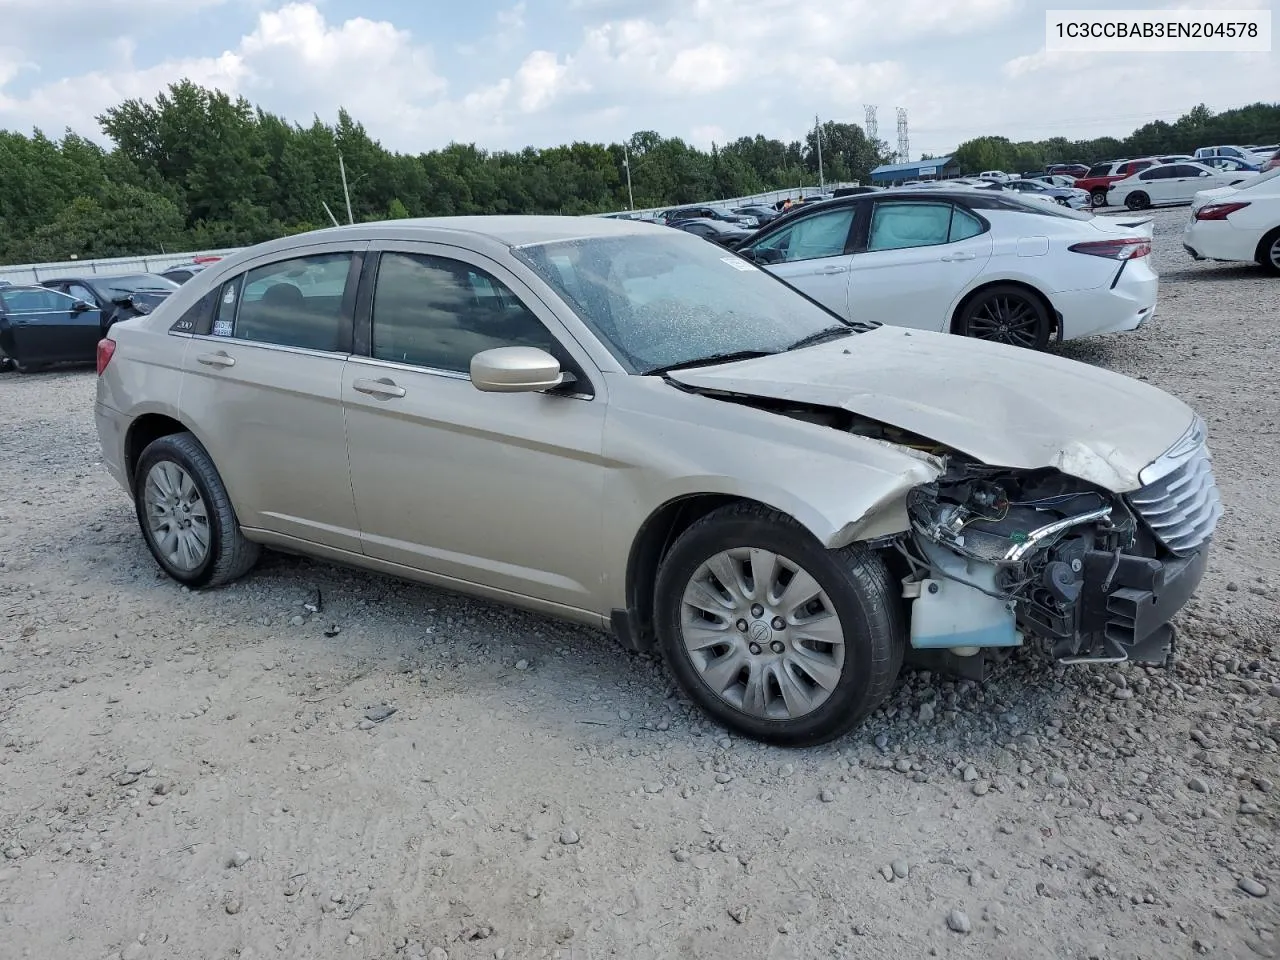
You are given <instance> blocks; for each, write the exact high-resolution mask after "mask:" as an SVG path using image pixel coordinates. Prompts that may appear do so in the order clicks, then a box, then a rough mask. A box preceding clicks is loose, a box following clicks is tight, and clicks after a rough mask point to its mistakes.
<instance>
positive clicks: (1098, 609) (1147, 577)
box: [1078, 549, 1209, 663]
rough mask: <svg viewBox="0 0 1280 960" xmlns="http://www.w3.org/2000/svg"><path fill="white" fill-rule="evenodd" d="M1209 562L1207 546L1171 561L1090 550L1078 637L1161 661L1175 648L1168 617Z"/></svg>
mask: <svg viewBox="0 0 1280 960" xmlns="http://www.w3.org/2000/svg"><path fill="white" fill-rule="evenodd" d="M1208 562H1209V551H1208V550H1207V549H1201V550H1200V551H1199V552H1198V553H1195V554H1192V555H1191V556H1188V557H1177V558H1173V559H1169V560H1155V559H1152V558H1148V557H1134V556H1126V555H1124V554H1121V555H1120V556H1118V557H1117V556H1116V555H1115V554H1114V553H1106V552H1104V551H1101V550H1091V551H1089V552H1088V553H1086V554H1085V556H1084V571H1083V573H1084V590H1083V592H1082V594H1081V597H1080V619H1079V622H1078V630H1079V634H1080V636H1081V637H1082V638H1088V639H1092V640H1093V642H1094V646H1095V648H1097V647H1101V649H1100V650H1097V649H1096V650H1095V652H1098V653H1101V652H1103V651H1105V652H1107V653H1111V654H1114V655H1124V656H1127V657H1128V659H1130V660H1135V661H1138V662H1142V663H1164V662H1165V660H1166V659H1167V658H1168V656H1169V654H1170V653H1171V652H1172V648H1173V641H1174V630H1173V625H1172V624H1171V623H1170V621H1171V620H1173V618H1174V616H1175V615H1176V614H1177V612H1178V611H1179V610H1181V609H1182V607H1183V606H1184V605H1185V604H1186V602H1187V601H1188V600H1190V599H1191V597H1192V595H1193V594H1194V593H1195V592H1196V588H1197V587H1198V586H1199V585H1200V581H1201V579H1203V577H1204V571H1205V567H1206V566H1208ZM1082 652H1083V651H1082Z"/></svg>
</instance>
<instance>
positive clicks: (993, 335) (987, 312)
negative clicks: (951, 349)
mask: <svg viewBox="0 0 1280 960" xmlns="http://www.w3.org/2000/svg"><path fill="white" fill-rule="evenodd" d="M957 321H958V322H957V323H956V332H957V333H959V334H961V335H962V336H966V337H973V338H974V339H975V340H990V341H992V342H993V343H1004V344H1008V345H1009V346H1011V347H1025V348H1027V349H1029V350H1043V349H1044V348H1045V347H1046V346H1048V344H1049V333H1050V329H1051V327H1052V323H1051V321H1050V319H1049V311H1048V310H1046V309H1045V305H1044V304H1043V303H1041V302H1040V299H1039V298H1038V297H1036V296H1035V295H1034V294H1032V293H1031V292H1030V291H1029V290H1027V289H1025V288H1023V287H1016V286H1013V285H1012V284H999V285H997V286H994V287H988V288H987V289H986V290H983V291H982V292H981V293H979V294H977V295H976V296H975V297H973V299H971V300H970V301H969V302H968V303H966V304H965V305H964V307H963V309H961V311H960V316H959V317H958V318H957Z"/></svg>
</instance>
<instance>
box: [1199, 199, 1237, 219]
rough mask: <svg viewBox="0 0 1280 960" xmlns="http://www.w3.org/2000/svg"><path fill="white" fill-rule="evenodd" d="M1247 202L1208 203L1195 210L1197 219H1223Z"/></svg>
mask: <svg viewBox="0 0 1280 960" xmlns="http://www.w3.org/2000/svg"><path fill="white" fill-rule="evenodd" d="M1248 205H1249V204H1248V203H1247V202H1240V201H1236V202H1233V203H1210V204H1206V205H1205V206H1203V207H1201V208H1200V209H1199V210H1197V211H1196V212H1195V218H1196V219H1197V220H1225V219H1227V217H1229V216H1231V215H1232V214H1233V213H1235V212H1236V211H1237V210H1243V209H1244V208H1245V207H1247V206H1248Z"/></svg>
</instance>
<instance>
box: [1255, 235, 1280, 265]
mask: <svg viewBox="0 0 1280 960" xmlns="http://www.w3.org/2000/svg"><path fill="white" fill-rule="evenodd" d="M1258 263H1260V264H1262V268H1263V269H1264V270H1266V271H1267V272H1268V273H1275V274H1280V227H1278V228H1276V229H1275V230H1272V231H1271V232H1270V233H1268V234H1267V235H1266V236H1265V237H1263V238H1262V242H1261V243H1259V244H1258Z"/></svg>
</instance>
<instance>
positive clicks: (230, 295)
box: [222, 287, 236, 306]
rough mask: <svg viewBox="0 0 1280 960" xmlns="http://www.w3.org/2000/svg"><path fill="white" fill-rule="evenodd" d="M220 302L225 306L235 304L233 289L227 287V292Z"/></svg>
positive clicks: (234, 290)
mask: <svg viewBox="0 0 1280 960" xmlns="http://www.w3.org/2000/svg"><path fill="white" fill-rule="evenodd" d="M222 302H223V303H225V304H226V305H227V306H231V304H233V303H235V302H236V288H235V287H227V292H226V293H224V294H223V295H222Z"/></svg>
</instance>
